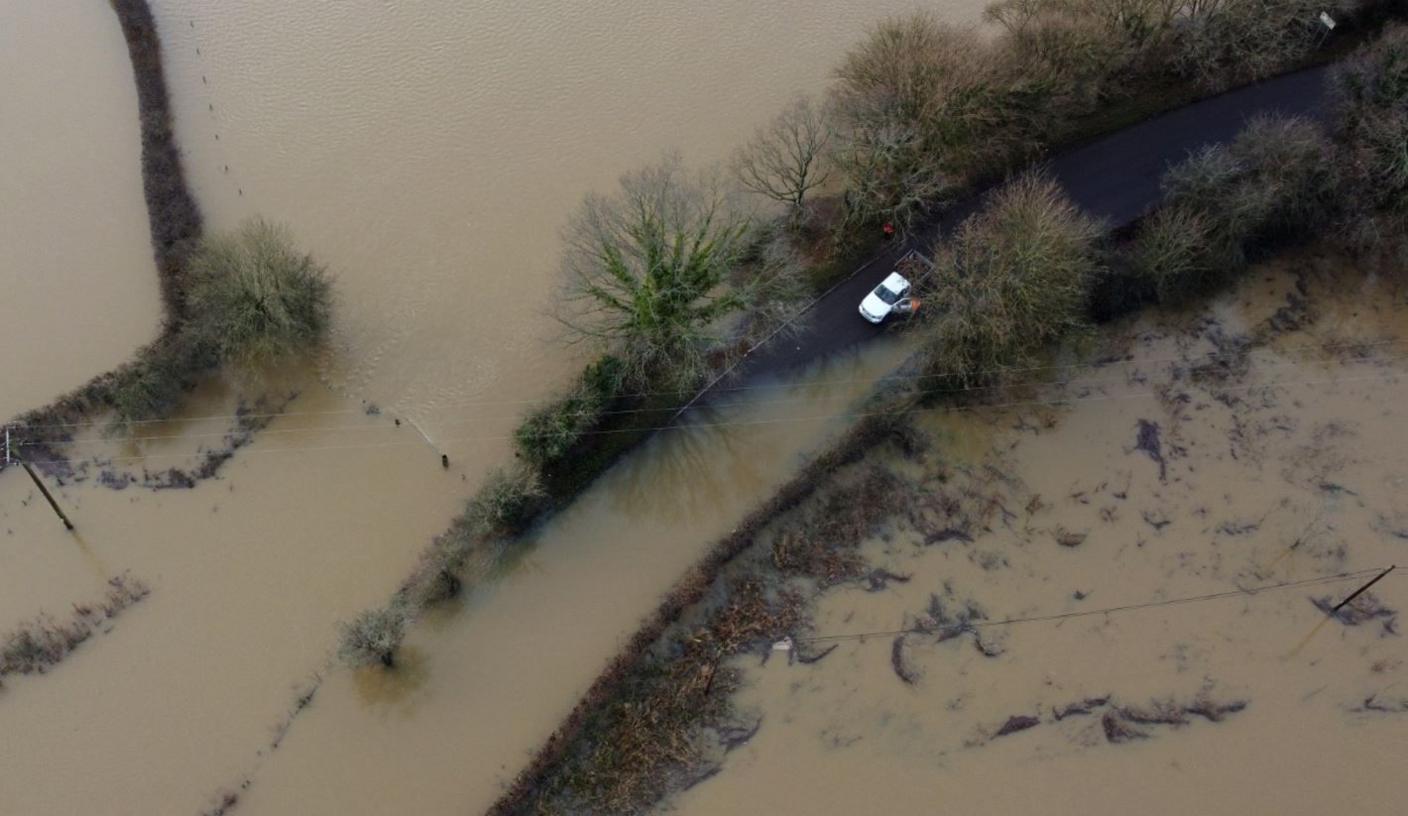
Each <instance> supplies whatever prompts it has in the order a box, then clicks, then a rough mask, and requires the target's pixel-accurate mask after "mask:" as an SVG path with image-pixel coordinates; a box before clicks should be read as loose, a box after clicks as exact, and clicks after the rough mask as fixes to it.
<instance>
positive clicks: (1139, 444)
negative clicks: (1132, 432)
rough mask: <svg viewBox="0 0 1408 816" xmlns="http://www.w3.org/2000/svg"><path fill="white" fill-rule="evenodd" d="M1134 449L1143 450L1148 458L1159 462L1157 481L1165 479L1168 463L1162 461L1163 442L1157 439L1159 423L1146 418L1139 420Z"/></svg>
mask: <svg viewBox="0 0 1408 816" xmlns="http://www.w3.org/2000/svg"><path fill="white" fill-rule="evenodd" d="M1134 449H1135V450H1139V451H1144V453H1146V454H1148V456H1149V458H1150V459H1153V460H1154V461H1155V462H1157V463H1158V464H1159V481H1161V482H1163V481H1167V478H1166V477H1167V476H1168V463H1167V462H1165V461H1164V449H1163V443H1162V442H1160V440H1159V424H1158V423H1157V422H1150V421H1149V420H1147V419H1141V420H1139V436H1138V439H1137V440H1136V441H1135V443H1134Z"/></svg>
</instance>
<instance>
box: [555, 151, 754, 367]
mask: <svg viewBox="0 0 1408 816" xmlns="http://www.w3.org/2000/svg"><path fill="white" fill-rule="evenodd" d="M746 231H747V220H746V219H745V218H743V217H742V216H739V215H737V214H735V213H733V212H732V211H731V210H730V209H729V207H728V206H727V205H726V201H725V196H724V194H723V191H722V188H721V185H720V184H719V183H718V179H717V178H716V177H712V176H701V177H696V178H691V177H689V176H688V175H687V174H686V173H685V171H684V169H683V167H682V166H681V163H680V160H679V158H678V157H677V156H669V157H667V158H666V159H665V160H663V161H662V162H660V163H658V164H655V165H651V166H649V167H647V168H645V169H643V170H640V171H638V172H635V173H631V174H628V175H626V176H623V177H622V179H621V186H620V190H619V191H618V192H617V193H616V194H615V195H612V196H602V195H589V196H587V198H586V199H585V200H584V201H583V202H582V206H581V208H580V210H579V211H578V212H577V214H576V215H575V216H574V217H573V218H572V219H571V221H570V222H569V223H568V226H567V230H566V235H565V239H566V249H565V252H564V256H563V272H564V277H565V279H566V291H565V294H564V299H563V303H562V304H561V307H560V309H559V313H558V318H559V320H561V321H562V322H563V323H564V324H565V325H566V326H567V327H568V329H569V330H570V332H571V333H572V334H573V336H574V338H575V339H577V340H588V341H594V342H597V343H600V344H602V345H604V346H605V347H606V348H608V349H609V350H611V351H612V352H613V353H615V354H617V355H618V356H619V357H620V359H621V361H622V364H623V371H624V376H623V380H624V382H626V383H628V384H630V385H633V386H636V387H652V386H654V385H657V384H659V385H665V386H667V387H679V388H688V387H691V386H693V385H694V384H695V383H697V382H698V381H699V379H700V378H701V377H702V376H703V374H704V373H705V371H706V370H707V364H706V359H705V354H706V351H707V348H708V347H709V345H710V344H711V342H713V341H715V340H717V339H718V336H719V335H718V332H717V331H716V329H717V326H718V323H719V321H720V320H721V319H722V318H724V317H725V316H727V315H729V314H732V313H734V312H738V311H740V310H742V309H743V308H744V307H745V306H746V305H747V304H748V302H749V293H748V291H747V288H746V286H745V287H740V286H737V285H729V283H728V281H729V273H730V271H731V270H732V269H733V267H734V266H735V264H737V263H738V261H739V259H740V257H741V256H742V254H743V252H744V250H745V240H744V239H745V234H746Z"/></svg>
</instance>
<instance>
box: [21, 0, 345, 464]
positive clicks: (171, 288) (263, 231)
mask: <svg viewBox="0 0 1408 816" xmlns="http://www.w3.org/2000/svg"><path fill="white" fill-rule="evenodd" d="M112 6H113V10H114V12H115V14H116V15H117V19H118V22H119V23H120V24H121V26H122V31H123V36H124V38H125V39H126V42H127V47H128V53H129V55H130V57H131V60H132V67H133V72H134V78H135V81H136V85H137V100H138V116H139V119H140V122H141V139H142V182H143V188H144V190H145V196H146V203H147V211H148V212H147V214H148V219H149V221H150V224H151V237H152V249H153V253H154V255H155V259H156V265H157V270H158V272H159V274H160V278H161V285H162V298H163V304H164V307H165V313H166V314H165V320H164V321H163V326H162V332H161V335H160V336H159V337H158V338H157V339H156V340H155V341H154V342H152V343H151V344H150V345H147V346H145V347H143V348H141V349H139V350H138V352H137V354H136V357H135V358H134V359H133V360H132V361H131V362H128V363H125V364H123V365H122V366H119V367H118V368H117V369H115V370H113V371H110V372H107V373H105V374H101V375H99V376H97V377H95V378H93V379H92V380H90V381H89V382H88V383H86V384H84V385H83V386H81V387H80V388H78V389H76V390H74V391H73V392H71V393H69V394H66V395H64V396H61V397H59V398H58V399H57V400H55V401H54V402H53V403H51V404H50V405H48V406H46V407H43V408H39V409H36V410H33V411H30V412H28V413H26V414H24V415H22V416H20V417H18V418H17V419H16V420H15V421H14V422H13V423H11V424H10V425H9V426H8V427H9V429H10V431H11V437H12V450H14V451H17V452H19V453H20V455H21V457H22V458H30V459H39V460H41V461H53V462H61V461H62V460H63V455H62V443H63V442H64V441H65V440H67V439H68V438H70V437H71V435H72V433H73V431H74V430H75V429H76V428H77V427H79V426H81V425H82V424H84V423H85V422H87V421H90V420H92V419H93V418H95V417H97V416H100V415H103V414H108V415H110V416H111V417H112V418H113V419H114V424H115V427H117V428H128V429H130V428H131V427H133V426H134V425H135V424H136V423H141V422H146V421H150V420H154V419H164V418H167V417H169V416H171V415H172V414H173V413H174V412H175V411H176V410H177V409H178V408H179V406H180V403H181V400H182V398H183V397H184V395H185V394H186V393H187V392H189V391H190V390H191V389H192V388H194V387H195V386H196V385H197V384H198V383H199V382H200V380H201V379H202V378H204V377H205V376H207V375H208V374H209V373H210V372H211V371H212V370H214V369H216V368H217V367H219V366H221V365H224V364H233V365H239V366H244V367H249V366H256V365H261V364H265V363H268V362H270V361H272V360H274V359H276V358H280V357H286V356H289V355H292V354H298V353H304V352H306V351H308V350H310V349H311V348H313V347H315V346H316V345H317V344H318V343H319V342H321V340H322V339H323V337H324V335H325V333H326V330H327V325H328V320H329V308H330V291H329V283H328V279H327V276H326V273H325V272H324V271H323V270H322V268H321V267H320V266H319V265H318V264H316V263H315V262H314V261H313V260H312V259H311V258H309V256H307V255H306V254H302V253H300V252H298V251H297V250H295V249H294V248H293V244H292V239H291V237H290V236H289V235H288V233H287V231H286V230H284V229H282V228H280V227H277V226H274V225H271V224H269V223H267V222H264V221H262V220H258V219H256V220H253V221H251V222H248V223H246V224H245V225H243V226H242V227H241V228H240V229H239V230H238V231H237V232H235V233H233V234H231V235H206V234H204V231H203V222H202V219H201V215H200V210H199V208H198V207H197V206H196V203H195V199H194V197H193V196H192V195H191V193H190V190H189V189H188V188H187V185H186V182H185V176H184V173H183V171H182V169H181V161H180V150H179V148H178V147H177V145H176V140H175V134H174V131H173V128H172V121H171V111H170V100H169V98H168V94H167V90H166V81H165V77H164V76H163V74H162V62H161V43H160V37H159V35H158V32H157V29H156V23H155V20H154V19H153V17H152V14H151V11H150V9H149V8H148V6H147V4H146V3H145V2H144V0H114V2H113V4H112Z"/></svg>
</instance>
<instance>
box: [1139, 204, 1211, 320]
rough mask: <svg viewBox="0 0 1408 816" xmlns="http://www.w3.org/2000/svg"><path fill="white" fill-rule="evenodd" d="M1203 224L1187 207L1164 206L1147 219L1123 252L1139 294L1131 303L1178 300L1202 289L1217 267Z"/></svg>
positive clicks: (1198, 216)
mask: <svg viewBox="0 0 1408 816" xmlns="http://www.w3.org/2000/svg"><path fill="white" fill-rule="evenodd" d="M1208 232H1209V230H1208V224H1207V221H1206V220H1205V219H1204V218H1203V217H1202V216H1201V215H1200V214H1198V213H1196V212H1194V211H1193V210H1192V209H1191V208H1188V207H1165V208H1163V209H1161V210H1159V211H1158V212H1155V213H1154V214H1153V215H1151V216H1149V218H1148V219H1146V220H1145V221H1144V223H1143V224H1141V225H1140V227H1139V232H1138V233H1137V234H1136V235H1135V238H1134V240H1133V241H1131V242H1130V244H1129V246H1128V247H1127V248H1126V250H1125V252H1124V260H1125V261H1126V262H1127V264H1128V267H1129V268H1128V274H1130V275H1131V276H1132V278H1133V280H1134V281H1137V282H1138V283H1137V284H1136V286H1138V287H1139V291H1138V292H1137V293H1135V294H1132V295H1129V296H1127V300H1128V301H1129V302H1131V303H1138V302H1145V301H1150V300H1153V301H1158V302H1172V301H1178V300H1182V299H1184V298H1186V297H1188V296H1190V295H1192V294H1193V293H1195V292H1198V291H1201V290H1203V289H1204V288H1206V287H1207V286H1208V285H1209V283H1210V281H1211V280H1212V279H1213V277H1214V275H1215V273H1216V272H1217V270H1218V267H1219V264H1218V262H1217V259H1216V257H1215V254H1214V252H1213V251H1212V242H1211V238H1210V236H1209V234H1208Z"/></svg>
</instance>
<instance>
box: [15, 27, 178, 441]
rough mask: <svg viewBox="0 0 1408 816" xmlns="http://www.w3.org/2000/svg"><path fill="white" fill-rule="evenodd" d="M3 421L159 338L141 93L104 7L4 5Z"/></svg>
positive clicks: (107, 367) (158, 302)
mask: <svg viewBox="0 0 1408 816" xmlns="http://www.w3.org/2000/svg"><path fill="white" fill-rule="evenodd" d="M0 76H2V77H4V81H3V82H0V148H3V154H4V160H3V161H0V213H3V215H0V246H3V247H4V248H5V252H4V257H3V260H0V281H3V283H0V341H3V343H4V345H5V346H6V350H5V351H4V352H0V359H2V360H4V361H5V362H4V364H3V367H0V374H3V375H4V383H3V384H0V418H3V419H9V418H10V417H12V416H15V415H16V414H18V413H20V412H22V411H25V410H28V409H31V408H36V407H38V406H40V405H42V404H44V403H45V402H47V401H48V400H50V399H52V398H53V397H54V396H56V395H57V394H59V393H60V392H62V391H67V390H68V389H71V388H75V387H77V386H79V385H81V384H83V383H84V382H86V381H87V380H88V379H89V378H90V377H92V376H94V375H96V374H100V373H102V372H104V371H107V370H109V369H111V368H113V367H114V366H116V365H117V364H118V363H120V362H123V361H124V360H126V359H128V358H129V357H131V356H132V352H133V351H134V350H135V349H136V348H137V347H138V346H140V345H141V344H143V343H146V342H147V341H149V340H151V339H152V338H154V337H156V334H157V329H158V326H159V324H160V322H161V303H160V300H159V295H158V290H157V278H156V270H155V267H154V266H153V264H152V249H151V243H150V241H149V239H148V235H147V210H146V204H145V203H144V202H143V199H142V177H141V147H140V145H139V143H138V132H137V92H136V90H135V89H134V88H133V85H132V70H131V67H130V64H129V62H128V59H127V48H126V46H125V45H124V44H123V40H122V32H121V31H120V30H119V29H118V27H117V24H116V22H115V21H114V20H113V15H112V11H111V10H110V9H109V8H108V7H107V4H105V3H92V2H87V0H55V2H52V3H26V2H18V1H17V0H7V2H3V3H0Z"/></svg>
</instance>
